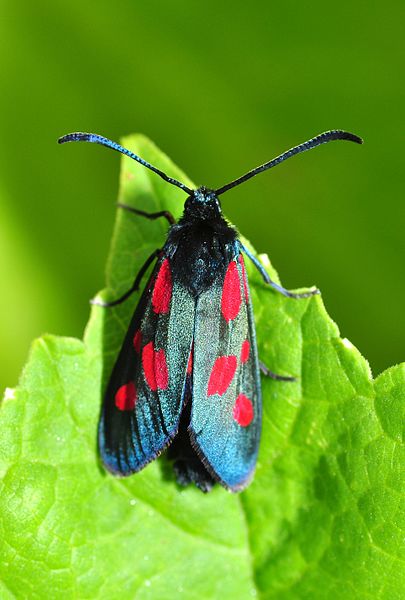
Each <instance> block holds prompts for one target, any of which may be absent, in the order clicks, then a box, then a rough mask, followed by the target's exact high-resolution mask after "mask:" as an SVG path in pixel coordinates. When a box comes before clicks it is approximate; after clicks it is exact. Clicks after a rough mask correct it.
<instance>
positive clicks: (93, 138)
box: [58, 131, 193, 195]
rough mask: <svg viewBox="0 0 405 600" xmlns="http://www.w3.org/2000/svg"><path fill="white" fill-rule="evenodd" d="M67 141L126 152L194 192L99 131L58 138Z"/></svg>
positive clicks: (162, 175)
mask: <svg viewBox="0 0 405 600" xmlns="http://www.w3.org/2000/svg"><path fill="white" fill-rule="evenodd" d="M66 142H91V143H93V144H100V145H101V146H106V147H107V148H112V149H113V150H116V151H117V152H121V154H125V156H129V157H130V158H132V159H133V160H136V161H137V162H139V163H140V164H141V165H143V166H144V167H146V168H147V169H150V170H151V171H153V172H154V173H156V174H157V175H159V177H161V178H162V179H164V180H165V181H167V183H171V184H172V185H175V186H177V187H178V188H180V189H181V190H184V191H185V192H186V193H187V194H189V195H191V194H192V193H193V190H190V188H188V187H187V186H186V185H184V183H181V182H180V181H177V179H173V177H169V176H168V175H166V173H163V171H161V170H160V169H158V168H156V167H154V166H153V165H151V164H150V163H148V162H147V161H146V160H144V159H143V158H141V157H140V156H137V155H136V154H134V153H133V152H131V150H127V148H124V147H123V146H121V145H120V144H117V142H113V141H112V140H109V139H108V138H106V137H103V136H102V135H98V134H97V133H84V132H80V131H79V132H75V133H68V134H67V135H64V136H63V137H61V138H59V139H58V144H66Z"/></svg>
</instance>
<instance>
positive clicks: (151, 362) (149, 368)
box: [142, 342, 157, 392]
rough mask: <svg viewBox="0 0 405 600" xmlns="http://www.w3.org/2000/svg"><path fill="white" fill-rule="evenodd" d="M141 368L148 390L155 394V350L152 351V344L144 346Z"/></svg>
mask: <svg viewBox="0 0 405 600" xmlns="http://www.w3.org/2000/svg"><path fill="white" fill-rule="evenodd" d="M142 367H143V374H144V375H145V379H146V383H147V384H148V386H149V387H150V389H151V390H152V391H153V392H155V391H156V390H157V384H156V377H155V350H154V349H153V342H149V344H146V346H144V348H143V350H142Z"/></svg>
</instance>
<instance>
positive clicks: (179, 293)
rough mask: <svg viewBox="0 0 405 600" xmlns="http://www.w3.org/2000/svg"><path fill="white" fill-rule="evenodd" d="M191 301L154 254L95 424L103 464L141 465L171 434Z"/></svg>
mask: <svg viewBox="0 0 405 600" xmlns="http://www.w3.org/2000/svg"><path fill="white" fill-rule="evenodd" d="M194 312H195V301H194V299H193V298H192V296H191V294H190V292H188V291H187V290H186V289H185V288H184V287H183V286H180V285H179V284H178V283H175V282H173V278H172V271H171V265H170V261H169V259H168V258H165V257H160V258H159V260H158V262H157V264H156V267H155V269H154V271H153V273H152V276H151V278H150V279H149V282H148V284H147V286H146V288H145V290H144V291H143V293H142V296H141V299H140V301H139V304H138V306H137V308H136V310H135V314H134V316H133V318H132V320H131V323H130V326H129V329H128V332H127V334H126V337H125V340H124V343H123V345H122V348H121V351H120V353H119V355H118V359H117V361H116V363H115V366H114V369H113V372H112V375H111V378H110V381H109V384H108V387H107V391H106V394H105V397H104V404H103V408H102V412H101V417H100V423H99V448H100V454H101V458H102V461H103V463H104V465H105V467H106V468H107V469H108V470H109V471H111V472H113V473H115V474H116V475H123V476H125V475H130V474H131V473H134V472H136V471H139V470H140V469H142V468H143V467H144V466H145V465H147V464H148V463H149V462H150V461H151V460H153V459H154V458H156V456H158V455H159V454H160V452H161V451H162V450H163V449H164V448H165V447H166V446H167V445H168V444H169V443H170V442H171V440H172V439H173V437H174V436H175V434H176V432H177V429H178V426H179V420H180V414H181V411H182V407H183V398H184V390H185V382H186V370H187V363H188V358H189V354H190V349H191V344H192V338H193V327H194Z"/></svg>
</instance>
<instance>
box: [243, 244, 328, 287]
mask: <svg viewBox="0 0 405 600" xmlns="http://www.w3.org/2000/svg"><path fill="white" fill-rule="evenodd" d="M240 247H241V250H242V252H244V253H245V254H246V255H247V256H248V257H249V258H250V260H251V261H252V263H253V264H254V266H255V267H256V269H257V270H258V271H259V273H260V274H261V276H262V277H263V279H264V281H265V282H266V283H268V284H269V285H271V287H273V288H274V289H275V290H277V291H278V292H280V294H283V296H287V297H288V298H309V297H310V296H315V295H317V294H320V293H321V292H320V290H318V289H317V288H314V289H313V290H311V291H310V292H290V290H286V288H284V287H283V286H282V285H279V284H278V283H276V282H275V281H273V280H272V279H270V277H269V274H268V273H267V271H266V269H265V268H264V267H263V265H262V263H261V262H260V261H259V260H258V259H257V258H256V257H255V256H254V255H253V254H252V253H251V252H250V250H248V249H247V248H246V247H245V246H244V245H243V244H240Z"/></svg>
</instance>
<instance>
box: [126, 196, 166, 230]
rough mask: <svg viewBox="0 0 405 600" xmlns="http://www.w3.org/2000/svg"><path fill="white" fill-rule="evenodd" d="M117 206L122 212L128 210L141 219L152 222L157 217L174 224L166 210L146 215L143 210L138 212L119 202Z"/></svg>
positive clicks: (136, 209)
mask: <svg viewBox="0 0 405 600" xmlns="http://www.w3.org/2000/svg"><path fill="white" fill-rule="evenodd" d="M117 206H119V207H120V208H123V209H124V210H128V211H129V212H132V213H135V214H136V215H141V216H142V217H146V218H147V219H151V220H152V221H153V220H154V219H159V217H164V218H165V219H167V221H168V222H169V223H170V225H174V224H175V222H176V220H175V218H174V217H173V215H172V213H171V212H169V211H168V210H161V211H159V212H155V213H148V212H145V211H144V210H139V209H138V208H133V206H128V204H122V203H121V202H119V203H118V204H117Z"/></svg>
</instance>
